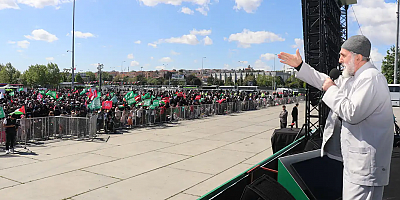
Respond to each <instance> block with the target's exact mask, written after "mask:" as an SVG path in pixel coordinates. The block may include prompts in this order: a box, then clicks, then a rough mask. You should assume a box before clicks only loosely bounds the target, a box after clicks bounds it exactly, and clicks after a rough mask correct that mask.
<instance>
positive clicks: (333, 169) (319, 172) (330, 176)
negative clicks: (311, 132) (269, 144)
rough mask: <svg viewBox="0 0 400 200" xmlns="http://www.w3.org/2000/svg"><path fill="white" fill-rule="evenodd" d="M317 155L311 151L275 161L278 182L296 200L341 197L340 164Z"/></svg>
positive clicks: (317, 151)
mask: <svg viewBox="0 0 400 200" xmlns="http://www.w3.org/2000/svg"><path fill="white" fill-rule="evenodd" d="M320 155H321V150H314V151H308V152H305V153H300V154H295V155H290V156H285V157H282V158H279V163H278V171H279V174H278V182H279V183H280V184H282V186H284V187H285V188H286V189H287V190H288V191H289V192H290V193H291V194H292V195H293V196H294V197H295V198H296V199H302V200H303V199H304V200H317V199H318V200H319V199H324V200H338V199H341V198H342V187H343V163H342V162H340V161H337V160H334V159H330V158H328V157H327V156H324V157H321V156H320Z"/></svg>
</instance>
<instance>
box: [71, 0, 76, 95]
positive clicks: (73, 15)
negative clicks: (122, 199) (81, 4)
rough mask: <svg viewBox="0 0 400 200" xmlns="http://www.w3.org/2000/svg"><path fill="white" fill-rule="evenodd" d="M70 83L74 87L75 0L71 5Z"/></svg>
mask: <svg viewBox="0 0 400 200" xmlns="http://www.w3.org/2000/svg"><path fill="white" fill-rule="evenodd" d="M71 53H72V84H71V88H72V90H74V88H75V70H74V67H75V65H74V63H75V0H74V2H73V5H72V51H71Z"/></svg>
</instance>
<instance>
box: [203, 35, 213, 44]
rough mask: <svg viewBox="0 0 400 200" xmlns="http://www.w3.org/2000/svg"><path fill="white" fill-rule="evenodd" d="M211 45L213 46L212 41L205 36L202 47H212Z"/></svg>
mask: <svg viewBox="0 0 400 200" xmlns="http://www.w3.org/2000/svg"><path fill="white" fill-rule="evenodd" d="M212 44H213V41H212V39H211V38H209V37H208V36H206V37H205V38H204V45H212Z"/></svg>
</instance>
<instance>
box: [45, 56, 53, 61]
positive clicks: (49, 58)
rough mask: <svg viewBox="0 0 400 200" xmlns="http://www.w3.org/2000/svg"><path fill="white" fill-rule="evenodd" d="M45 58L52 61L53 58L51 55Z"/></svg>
mask: <svg viewBox="0 0 400 200" xmlns="http://www.w3.org/2000/svg"><path fill="white" fill-rule="evenodd" d="M46 60H47V61H53V60H54V58H53V57H47V58H46Z"/></svg>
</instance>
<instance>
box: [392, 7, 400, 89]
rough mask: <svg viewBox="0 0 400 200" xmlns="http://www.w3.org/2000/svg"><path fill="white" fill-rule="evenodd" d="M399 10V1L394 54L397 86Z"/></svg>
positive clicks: (395, 82)
mask: <svg viewBox="0 0 400 200" xmlns="http://www.w3.org/2000/svg"><path fill="white" fill-rule="evenodd" d="M399 9H400V1H399V0H398V1H397V12H396V14H397V30H396V48H395V52H394V78H393V80H394V81H393V83H394V84H397V65H398V54H399V52H398V51H399V50H398V47H399Z"/></svg>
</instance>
